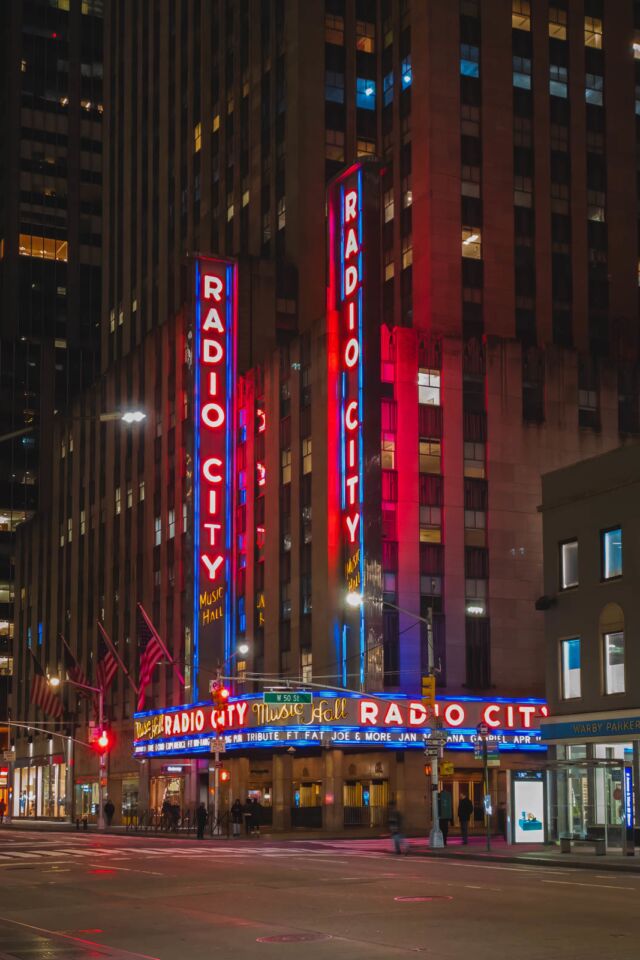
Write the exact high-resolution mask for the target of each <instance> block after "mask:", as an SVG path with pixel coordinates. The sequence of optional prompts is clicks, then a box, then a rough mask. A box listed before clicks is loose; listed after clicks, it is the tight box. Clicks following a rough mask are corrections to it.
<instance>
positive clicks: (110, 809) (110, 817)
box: [104, 797, 116, 829]
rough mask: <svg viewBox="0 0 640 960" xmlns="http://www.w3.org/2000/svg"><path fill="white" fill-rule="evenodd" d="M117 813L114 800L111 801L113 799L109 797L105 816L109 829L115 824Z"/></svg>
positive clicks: (105, 807) (105, 806)
mask: <svg viewBox="0 0 640 960" xmlns="http://www.w3.org/2000/svg"><path fill="white" fill-rule="evenodd" d="M115 812H116V808H115V807H114V805H113V800H112V799H111V797H109V799H108V800H107V802H106V803H105V805H104V815H105V818H106V821H107V829H108V828H109V827H110V826H111V824H112V822H113V815H114V813H115Z"/></svg>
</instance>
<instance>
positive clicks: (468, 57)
mask: <svg viewBox="0 0 640 960" xmlns="http://www.w3.org/2000/svg"><path fill="white" fill-rule="evenodd" d="M460 73H461V75H462V76H463V77H479V76H480V47H475V46H472V45H471V44H469V43H462V44H460Z"/></svg>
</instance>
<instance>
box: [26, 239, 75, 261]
mask: <svg viewBox="0 0 640 960" xmlns="http://www.w3.org/2000/svg"><path fill="white" fill-rule="evenodd" d="M18 253H19V254H20V256H21V257H40V258H42V259H43V260H60V261H62V262H63V263H66V262H67V260H68V258H69V245H68V243H67V241H66V240H54V239H52V238H50V237H33V236H31V234H28V233H21V234H20V237H19V240H18Z"/></svg>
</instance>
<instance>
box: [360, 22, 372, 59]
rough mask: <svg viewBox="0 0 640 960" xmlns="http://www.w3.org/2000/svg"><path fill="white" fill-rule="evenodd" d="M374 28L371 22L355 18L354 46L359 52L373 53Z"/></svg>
mask: <svg viewBox="0 0 640 960" xmlns="http://www.w3.org/2000/svg"><path fill="white" fill-rule="evenodd" d="M375 35H376V28H375V25H374V24H373V23H367V22H366V21H364V20H356V48H357V49H358V50H360V52H361V53H373V52H374V50H375V39H374V38H375Z"/></svg>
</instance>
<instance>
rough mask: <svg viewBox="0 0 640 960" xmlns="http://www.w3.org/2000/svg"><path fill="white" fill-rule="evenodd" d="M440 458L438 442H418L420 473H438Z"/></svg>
mask: <svg viewBox="0 0 640 960" xmlns="http://www.w3.org/2000/svg"><path fill="white" fill-rule="evenodd" d="M440 458H441V446H440V441H439V440H421V441H420V473H440Z"/></svg>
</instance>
